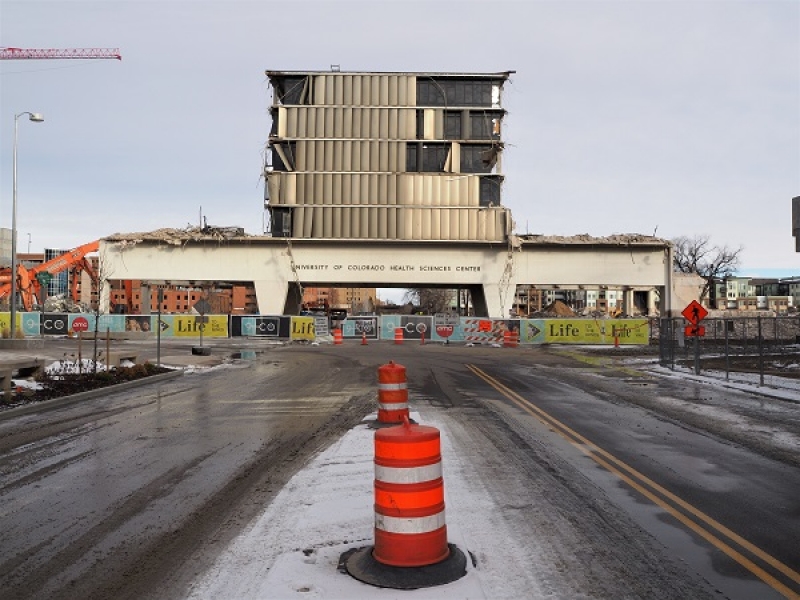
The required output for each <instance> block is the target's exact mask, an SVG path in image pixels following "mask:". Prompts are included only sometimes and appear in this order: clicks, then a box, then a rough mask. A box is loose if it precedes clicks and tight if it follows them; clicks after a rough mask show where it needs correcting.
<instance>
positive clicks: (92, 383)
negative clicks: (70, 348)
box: [0, 363, 171, 408]
mask: <svg viewBox="0 0 800 600" xmlns="http://www.w3.org/2000/svg"><path fill="white" fill-rule="evenodd" d="M170 371H171V369H167V368H165V367H159V366H157V365H154V364H152V363H144V364H139V365H133V366H130V367H118V368H115V369H110V370H108V371H97V372H96V373H93V372H91V371H90V372H85V373H44V374H42V375H39V376H37V377H36V378H35V383H37V384H38V386H39V387H38V389H34V388H29V387H21V386H20V387H17V388H16V389H14V390H12V392H11V397H10V398H2V399H0V408H11V407H15V406H21V405H24V404H30V403H33V402H41V401H42V400H52V399H53V398H61V397H63V396H71V395H72V394H77V393H80V392H87V391H90V390H96V389H99V388H104V387H109V386H112V385H116V384H119V383H125V382H128V381H136V380H137V379H143V378H146V377H152V376H153V375H159V374H161V373H168V372H170Z"/></svg>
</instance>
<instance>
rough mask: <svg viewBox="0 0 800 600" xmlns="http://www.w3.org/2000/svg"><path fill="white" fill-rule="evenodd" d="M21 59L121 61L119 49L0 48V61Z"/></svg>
mask: <svg viewBox="0 0 800 600" xmlns="http://www.w3.org/2000/svg"><path fill="white" fill-rule="evenodd" d="M23 58H40V59H44V58H84V59H86V58H115V59H117V60H122V55H121V54H120V53H119V48H63V49H61V48H0V60H17V59H23Z"/></svg>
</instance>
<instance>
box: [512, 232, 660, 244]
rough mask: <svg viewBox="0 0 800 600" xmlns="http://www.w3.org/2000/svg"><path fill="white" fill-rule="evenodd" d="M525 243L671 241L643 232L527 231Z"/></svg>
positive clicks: (657, 242) (640, 242)
mask: <svg viewBox="0 0 800 600" xmlns="http://www.w3.org/2000/svg"><path fill="white" fill-rule="evenodd" d="M520 238H521V239H522V241H523V243H525V244H598V245H617V246H624V245H632V244H646V245H652V244H658V245H664V246H669V245H670V244H671V242H670V241H669V240H665V239H662V238H657V237H655V236H653V235H645V234H642V233H615V234H613V235H608V236H605V237H595V236H592V235H589V234H588V233H581V234H577V235H544V234H543V233H526V234H522V235H520Z"/></svg>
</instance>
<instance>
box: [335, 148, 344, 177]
mask: <svg viewBox="0 0 800 600" xmlns="http://www.w3.org/2000/svg"><path fill="white" fill-rule="evenodd" d="M343 165H344V142H343V141H342V140H335V141H334V142H333V170H334V171H335V172H337V173H341V172H342V167H343Z"/></svg>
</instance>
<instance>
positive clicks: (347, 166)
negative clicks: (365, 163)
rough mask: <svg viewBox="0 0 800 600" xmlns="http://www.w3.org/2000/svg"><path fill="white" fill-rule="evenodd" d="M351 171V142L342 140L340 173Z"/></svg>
mask: <svg viewBox="0 0 800 600" xmlns="http://www.w3.org/2000/svg"><path fill="white" fill-rule="evenodd" d="M352 170H353V142H352V141H350V140H344V141H343V142H342V171H344V172H348V171H352Z"/></svg>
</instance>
